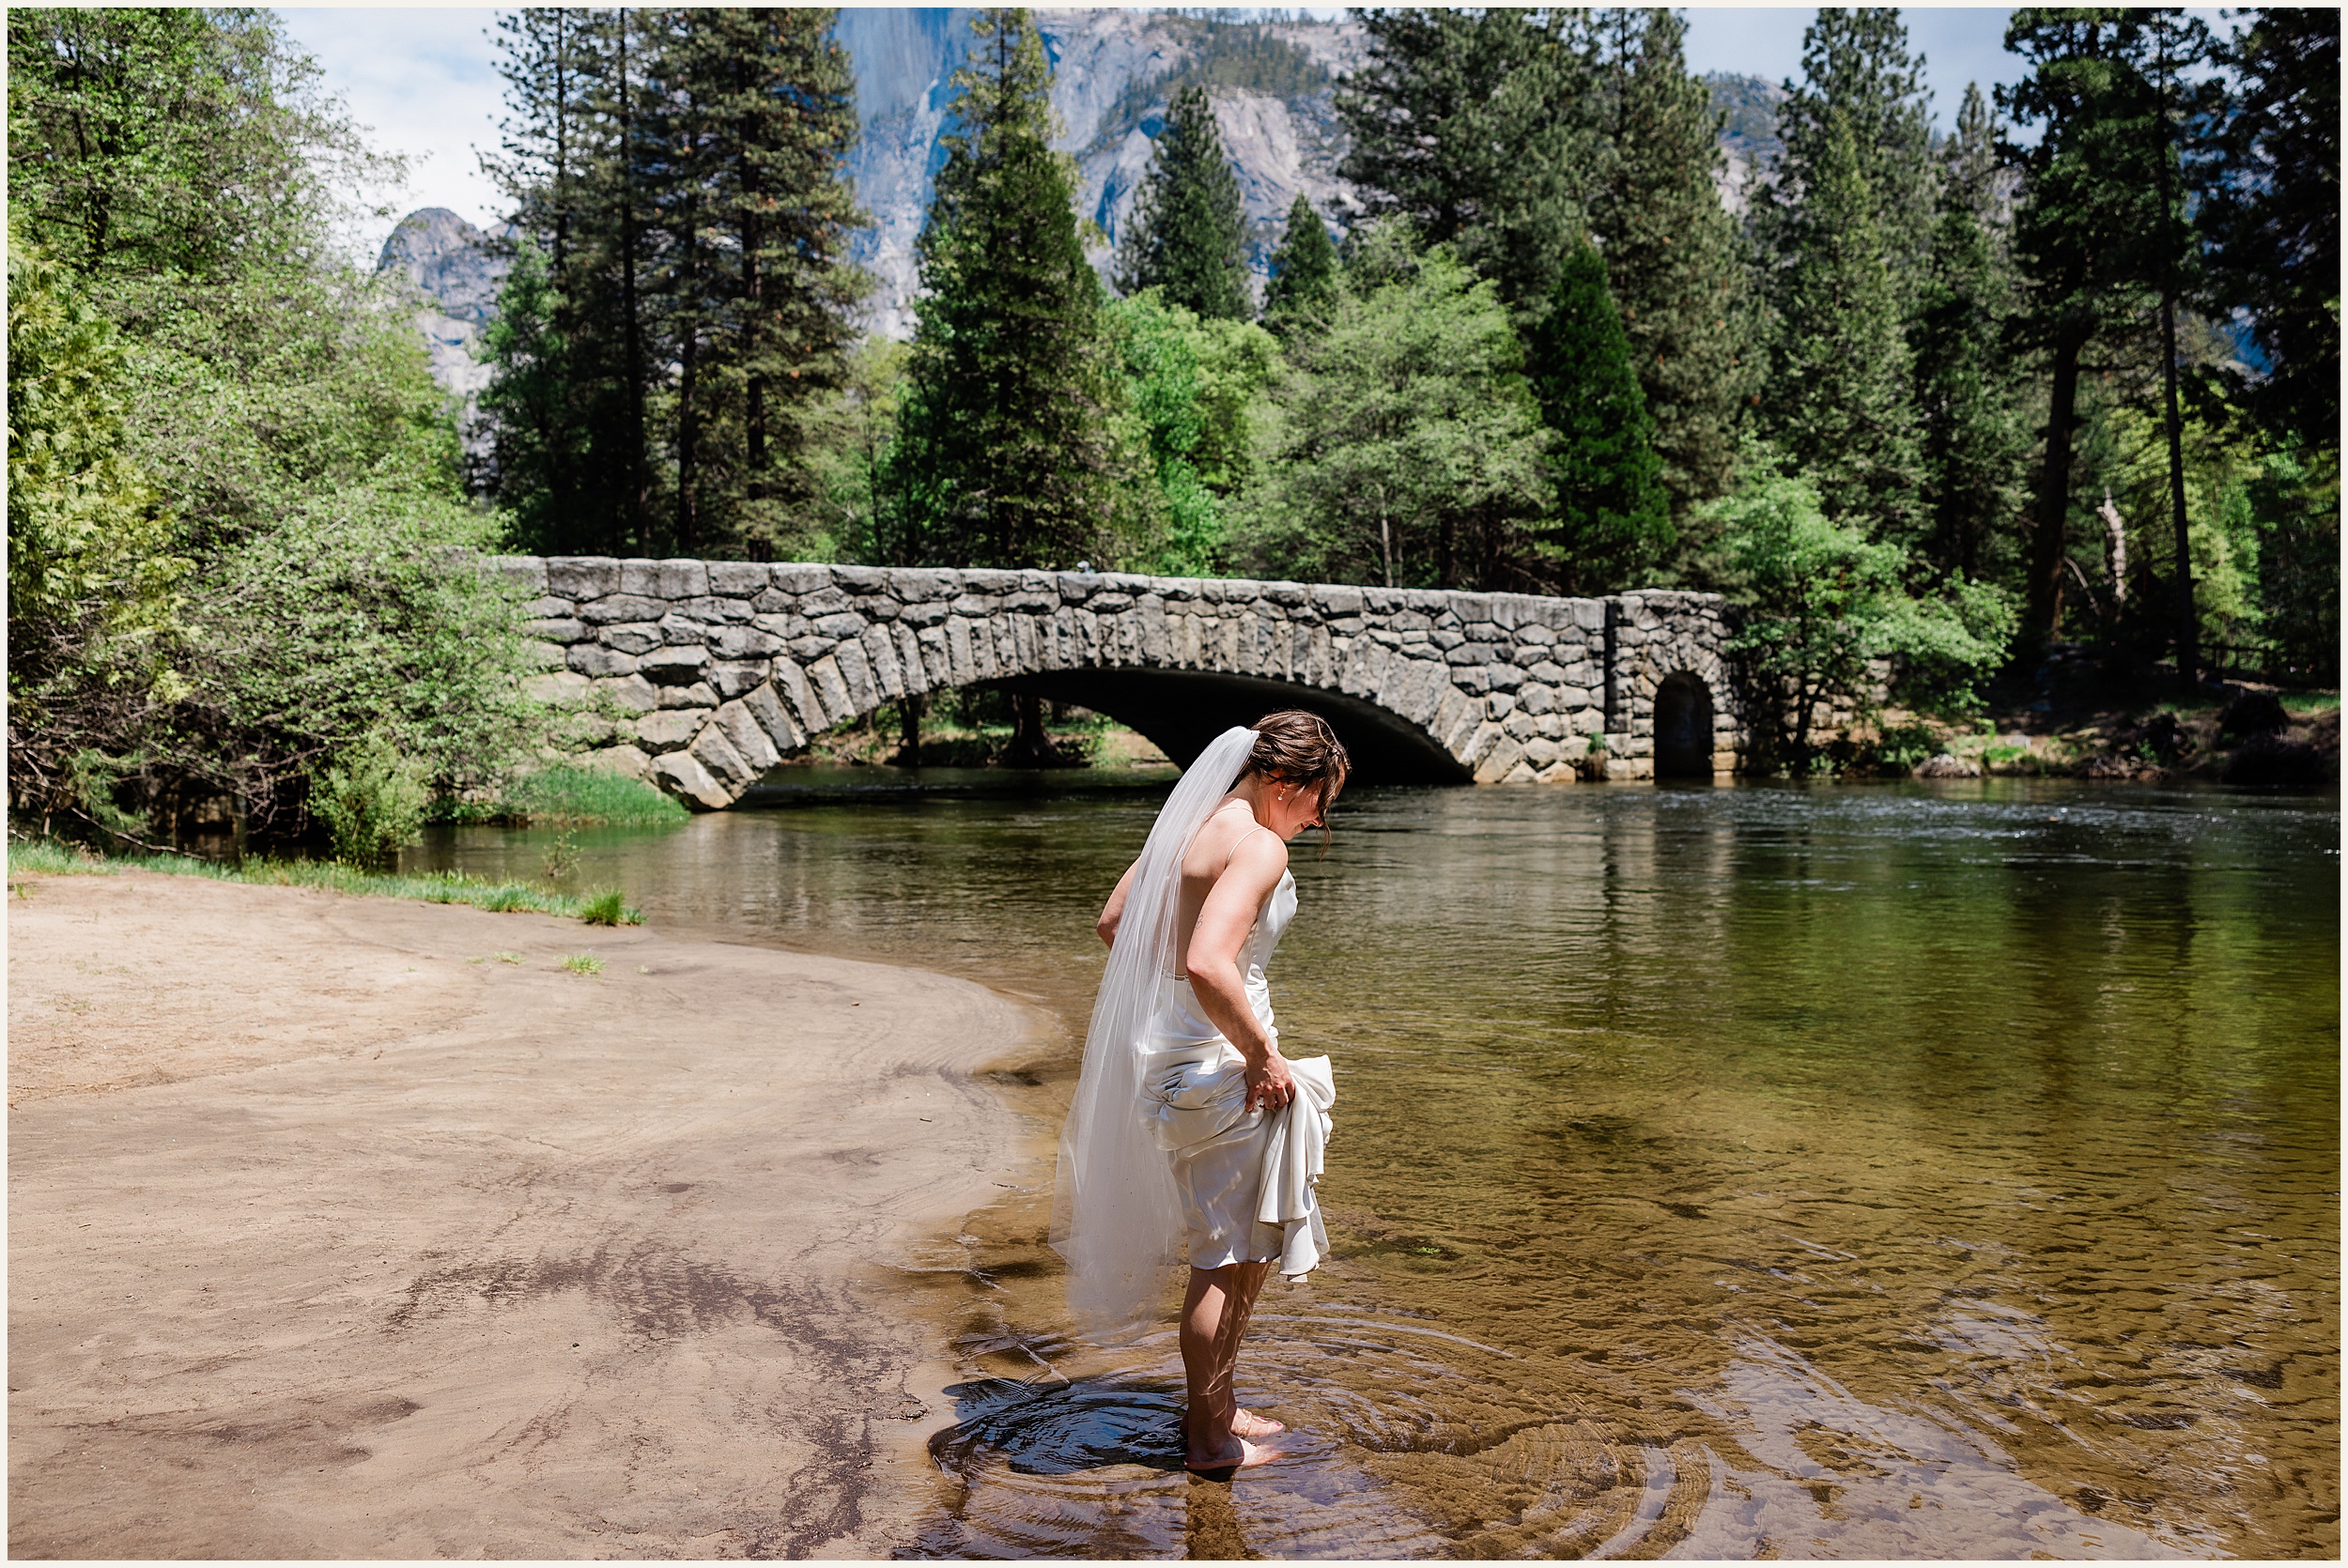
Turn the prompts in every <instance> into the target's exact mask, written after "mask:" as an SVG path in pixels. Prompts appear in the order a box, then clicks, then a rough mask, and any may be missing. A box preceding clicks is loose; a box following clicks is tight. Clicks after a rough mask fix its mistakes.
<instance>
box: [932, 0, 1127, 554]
mask: <svg viewBox="0 0 2348 1568" xmlns="http://www.w3.org/2000/svg"><path fill="white" fill-rule="evenodd" d="M970 25H971V31H972V32H973V34H974V35H975V36H976V42H975V43H974V45H973V46H972V49H971V51H970V54H969V57H968V63H967V64H966V65H965V66H964V67H963V68H962V69H959V70H957V71H956V72H955V73H954V76H953V85H954V88H955V98H954V100H953V105H952V109H951V114H952V117H953V119H954V121H955V123H956V126H957V129H956V130H955V131H953V132H952V133H950V135H948V136H947V138H946V139H945V146H946V149H947V155H946V162H945V165H944V167H942V168H941V169H939V170H938V173H937V180H936V195H935V199H934V200H933V202H932V203H931V207H930V221H929V225H928V227H927V228H925V229H924V230H923V231H922V234H921V238H920V241H919V251H920V260H921V284H922V290H923V294H922V298H921V300H920V301H919V305H918V306H917V310H918V312H919V324H918V326H917V327H916V329H915V332H914V340H913V352H912V357H911V361H910V364H909V377H908V378H909V381H910V389H909V391H908V392H907V394H906V400H905V405H904V416H903V425H902V431H903V434H902V436H901V438H900V439H899V442H898V445H897V448H896V462H897V472H898V474H899V475H900V476H901V483H902V484H903V486H904V493H905V495H906V496H907V500H908V511H909V514H910V517H911V523H912V526H913V527H915V528H916V529H917V530H919V537H918V539H917V540H915V541H913V542H912V543H911V545H910V549H911V550H912V552H913V553H914V554H916V555H917V556H918V558H919V559H921V560H923V561H929V562H932V563H935V564H939V565H952V566H962V565H977V566H1057V567H1064V566H1067V565H1070V564H1073V563H1074V561H1076V560H1077V559H1078V558H1079V557H1082V556H1088V555H1094V554H1100V553H1104V552H1102V551H1101V550H1100V548H1099V546H1100V544H1101V533H1102V529H1103V520H1104V518H1106V517H1108V516H1109V515H1110V510H1111V500H1112V493H1113V491H1114V489H1115V481H1116V478H1117V469H1118V465H1119V463H1120V456H1119V453H1118V452H1117V450H1116V449H1115V447H1114V445H1113V443H1112V440H1111V436H1110V423H1111V422H1110V418H1109V415H1110V407H1109V404H1110V398H1111V396H1112V392H1111V382H1110V380H1109V377H1108V365H1107V361H1106V354H1105V348H1104V343H1103V337H1102V330H1101V319H1100V317H1101V305H1102V293H1101V284H1100V280H1099V279H1098V277H1097V276H1095V274H1094V273H1093V270H1092V269H1091V267H1090V266H1089V264H1088V263H1087V262H1086V260H1085V255H1084V246H1083V244H1082V242H1081V241H1080V240H1079V239H1078V238H1077V233H1076V218H1075V213H1074V208H1073V194H1074V179H1073V177H1072V170H1071V168H1070V165H1069V162H1068V160H1067V159H1066V158H1065V157H1063V156H1062V155H1060V154H1058V153H1056V152H1054V151H1053V150H1052V146H1051V131H1052V123H1051V103H1050V97H1049V95H1050V92H1051V82H1052V77H1051V66H1050V64H1049V63H1048V62H1047V61H1046V59H1045V57H1044V54H1043V41H1042V39H1041V38H1039V37H1038V35H1037V33H1036V30H1035V24H1034V23H1033V22H1032V21H1031V20H1029V18H1028V16H1027V12H1026V11H1024V10H1015V9H1014V10H989V11H983V12H981V13H980V14H979V15H978V16H977V17H975V18H973V19H972V21H971V23H970Z"/></svg>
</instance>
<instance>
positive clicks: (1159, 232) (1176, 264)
mask: <svg viewBox="0 0 2348 1568" xmlns="http://www.w3.org/2000/svg"><path fill="white" fill-rule="evenodd" d="M1246 236H1247V220H1246V215H1245V214H1244V213H1243V212H1242V211H1241V210H1240V204H1239V180H1238V178H1237V177H1235V176H1234V175H1233V174H1232V173H1231V155H1230V153H1229V152H1228V150H1227V149H1226V148H1225V147H1224V146H1223V132H1222V131H1220V130H1218V129H1217V128H1216V126H1215V123H1214V105H1213V103H1212V102H1211V101H1209V100H1208V98H1207V89H1206V88H1204V87H1200V86H1189V87H1184V88H1183V89H1182V91H1180V92H1178V93H1176V94H1175V95H1174V101H1173V103H1172V105H1171V106H1169V107H1168V108H1167V110H1166V128H1165V130H1163V131H1160V132H1159V134H1158V140H1157V145H1156V146H1155V147H1154V148H1153V149H1152V150H1151V155H1150V172H1149V174H1148V175H1147V176H1146V177H1144V178H1143V180H1142V184H1141V192H1140V198H1139V200H1138V201H1136V202H1135V207H1134V216H1133V225H1132V227H1131V228H1130V229H1128V230H1127V232H1126V235H1125V243H1124V244H1122V245H1121V246H1120V247H1119V249H1120V253H1121V254H1120V256H1119V258H1118V259H1119V267H1118V279H1117V285H1118V287H1119V288H1120V289H1122V290H1123V291H1124V292H1126V293H1128V294H1137V293H1139V292H1140V291H1141V290H1143V289H1145V288H1155V289H1159V290H1161V291H1162V292H1163V293H1164V295H1165V297H1166V302H1167V303H1168V304H1173V305H1180V306H1182V308H1183V309H1184V310H1187V311H1189V312H1191V313H1192V314H1193V315H1198V316H1201V317H1203V318H1206V319H1208V320H1217V319H1221V320H1239V319H1243V318H1244V317H1245V316H1246V315H1248V303H1249V301H1248V298H1247V261H1246V257H1245V256H1244V254H1242V246H1243V245H1244V242H1245V240H1246Z"/></svg>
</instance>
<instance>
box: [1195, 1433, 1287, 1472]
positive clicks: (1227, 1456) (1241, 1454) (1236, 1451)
mask: <svg viewBox="0 0 2348 1568" xmlns="http://www.w3.org/2000/svg"><path fill="white" fill-rule="evenodd" d="M1286 1457H1288V1456H1287V1455H1286V1454H1284V1453H1281V1452H1280V1451H1279V1450H1277V1449H1273V1448H1265V1447H1262V1446H1261V1445H1259V1444H1257V1443H1251V1442H1249V1441H1248V1440H1247V1439H1246V1438H1244V1437H1238V1436H1236V1435H1235V1436H1233V1437H1231V1438H1229V1439H1228V1443H1227V1445H1226V1446H1225V1447H1223V1448H1220V1449H1216V1450H1214V1451H1213V1452H1211V1453H1200V1452H1199V1451H1198V1450H1197V1449H1195V1448H1194V1449H1192V1450H1191V1451H1190V1452H1189V1453H1186V1454H1184V1455H1183V1456H1182V1468H1184V1469H1186V1470H1198V1471H1202V1472H1203V1471H1212V1470H1236V1469H1244V1468H1246V1467H1247V1466H1250V1465H1269V1464H1271V1463H1272V1462H1273V1461H1274V1459H1285V1458H1286Z"/></svg>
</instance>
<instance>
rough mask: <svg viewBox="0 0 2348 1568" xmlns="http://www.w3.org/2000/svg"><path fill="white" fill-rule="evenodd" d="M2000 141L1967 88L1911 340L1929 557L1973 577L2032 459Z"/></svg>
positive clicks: (1995, 541)
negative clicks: (2015, 336)
mask: <svg viewBox="0 0 2348 1568" xmlns="http://www.w3.org/2000/svg"><path fill="white" fill-rule="evenodd" d="M1997 137H1998V125H1997V121H1996V119H1995V117H1994V116H1993V115H1991V114H1990V112H1989V106H1988V104H1987V103H1986V102H1985V101H1984V100H1983V99H1982V96H1981V88H1980V87H1979V86H1978V85H1968V86H1967V87H1966V89H1965V103H1964V107H1963V108H1962V109H1960V110H1959V111H1958V113H1957V116H1956V132H1955V134H1954V135H1953V136H1951V137H1950V138H1949V140H1948V142H1947V144H1946V145H1945V146H1943V148H1942V149H1941V170H1940V181H1939V184H1940V196H1939V208H1940V215H1939V226H1938V228H1937V229H1936V230H1935V231H1934V235H1933V246H1932V257H1931V265H1930V267H1929V269H1927V272H1926V275H1925V280H1924V286H1923V294H1922V296H1921V298H1920V300H1919V301H1918V310H1917V315H1916V323H1915V327H1914V330H1913V333H1912V335H1913V339H1914V343H1915V349H1916V373H1917V407H1918V412H1919V416H1920V418H1921V420H1922V423H1923V459H1924V475H1925V481H1924V484H1925V496H1924V500H1925V505H1926V507H1927V509H1928V511H1929V513H1930V517H1931V528H1930V533H1929V542H1928V545H1927V549H1928V551H1929V554H1930V557H1931V559H1932V560H1933V561H1934V562H1935V563H1936V564H1938V565H1939V566H1940V567H1941V568H1942V569H1943V570H1946V571H1954V572H1957V573H1960V574H1962V575H1963V576H1968V577H1978V576H1983V575H1984V573H1985V571H1988V570H1989V569H1990V568H1991V567H1992V565H1993V564H1995V563H1996V562H1997V561H1998V559H1999V558H2000V557H2001V556H2002V555H2003V554H2004V547H2005V546H2006V544H2007V542H2006V540H2005V539H2004V538H2003V537H2002V534H2003V533H2004V531H2005V530H2006V529H2007V527H2008V525H2009V524H2010V521H2011V520H2012V519H2013V518H2015V517H2016V516H2018V515H2020V512H2021V508H2022V501H2023V479H2024V469H2025V468H2026V466H2027V464H2028V461H2029V445H2030V432H2029V428H2028V426H2027V424H2026V423H2025V421H2024V417H2023V413H2022V409H2023V406H2024V392H2023V383H2022V376H2021V370H2020V366H2019V364H2018V363H2017V362H2016V359H2015V356H2014V353H2013V350H2012V347H2011V346H2010V344H2009V341H2008V340H2009V337H2010V331H2009V328H2010V324H2011V322H2012V319H2013V315H2014V312H2015V308H2016V289H2015V278H2014V270H2013V261H2012V259H2011V256H2010V254H2009V253H2008V237H2007V233H2006V229H2007V223H2006V222H2005V219H2004V216H2003V212H2002V210H2001V209H2002V208H2003V205H2004V204H2003V202H2002V201H2001V199H2000V192H1999V189H1998V175H1999V160H1998V148H1997Z"/></svg>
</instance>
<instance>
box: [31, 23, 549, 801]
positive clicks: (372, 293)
mask: <svg viewBox="0 0 2348 1568" xmlns="http://www.w3.org/2000/svg"><path fill="white" fill-rule="evenodd" d="M8 67H9V69H8V171H9V187H10V197H11V201H10V212H9V218H10V225H9V234H8V252H9V254H8V273H9V301H8V339H9V380H8V451H9V474H8V484H9V495H8V500H9V506H8V545H9V550H8V556H9V562H8V584H9V608H10V615H9V625H8V696H9V703H8V789H9V807H10V809H11V811H12V812H13V813H16V814H18V815H19V816H21V817H29V818H31V819H34V820H36V821H38V822H42V823H45V824H47V825H48V826H49V827H51V828H53V829H54V830H58V831H81V832H85V833H89V834H93V835H97V836H100V837H101V838H107V839H109V840H113V841H117V842H122V841H128V842H144V841H145V840H146V839H147V838H149V837H150V836H164V837H168V836H170V835H172V834H173V833H174V832H175V831H176V830H177V828H178V825H179V822H180V820H181V818H182V817H183V815H188V814H193V813H196V812H199V811H202V812H211V813H217V814H218V815H219V816H221V817H222V818H223V819H224V826H228V827H232V828H233V830H234V832H235V833H236V834H237V836H238V837H239V840H240V841H241V840H242V838H244V837H245V836H246V835H247V834H248V833H250V834H286V833H296V832H299V831H301V829H302V827H303V826H304V824H305V823H306V822H307V820H308V815H309V807H310V803H311V800H312V796H313V793H314V787H315V786H317V785H318V784H319V782H320V781H321V780H323V779H324V778H325V777H327V776H330V775H332V774H333V773H335V772H336V770H338V769H340V770H342V771H343V772H344V774H345V776H349V767H350V765H351V763H352V761H353V760H354V759H356V758H358V757H359V756H360V755H361V754H362V753H367V754H370V755H372V754H374V753H377V752H380V751H383V750H386V749H388V750H390V751H392V752H394V753H396V754H397V755H398V756H399V757H400V758H401V759H402V765H403V767H405V768H407V769H409V770H410V771H412V773H413V774H414V775H415V776H418V777H420V778H422V779H424V780H425V781H426V782H427V783H428V784H429V785H430V786H431V787H433V788H436V789H438V790H440V791H442V792H456V791H461V790H465V789H469V788H484V787H490V786H492V785H493V784H494V783H495V781H496V780H497V779H498V778H500V777H502V776H505V775H506V774H508V773H510V772H511V771H512V770H513V769H514V768H515V767H516V766H517V765H520V764H521V763H523V762H525V761H527V760H528V759H529V757H530V756H531V755H532V754H533V749H534V747H536V746H538V745H539V744H541V743H542V742H543V741H544V739H545V738H546V737H547V736H548V724H547V722H546V719H545V717H544V715H543V712H542V710H540V709H539V708H538V706H537V704H535V703H533V701H531V700H530V699H528V698H527V697H526V696H525V695H524V693H523V691H522V689H521V682H522V679H523V677H525V676H526V675H527V674H528V673H529V672H530V668H531V667H530V664H529V662H528V659H527V656H526V653H525V646H524V644H523V642H522V640H521V638H519V636H518V628H517V620H516V608H517V607H516V606H515V605H514V604H513V603H512V602H511V599H510V596H509V595H508V594H507V593H506V592H505V591H504V590H503V589H502V587H501V586H500V585H498V584H497V583H495V582H494V581H492V580H490V579H488V578H487V577H486V576H483V575H481V574H479V573H476V572H473V571H471V570H467V569H465V568H464V566H463V562H464V561H465V560H466V559H467V557H468V556H469V554H470V553H471V552H472V551H476V550H479V549H482V548H488V547H494V546H496V545H497V544H498V543H499V541H500V539H501V537H502V529H501V528H500V527H499V525H498V523H497V521H496V519H494V518H493V517H491V516H489V515H486V514H484V513H482V512H481V511H480V510H478V509H477V508H476V507H475V506H473V505H472V504H471V503H470V502H469V500H467V498H466V496H465V493H464V490H463V486H462V484H461V478H460V469H459V460H458V459H459V453H458V447H457V438H456V424H455V421H454V418H453V412H452V409H451V407H450V406H449V400H448V398H447V397H446V395H445V394H444V393H443V392H441V391H440V388H439V387H438V386H437V385H436V384H435V383H434V382H433V380H432V379H431V377H430V375H429V373H428V371H427V369H426V366H425V356H424V352H423V347H422V345H421V344H420V343H419V341H418V339H417V335H416V332H415V330H414V327H413V325H412V322H411V321H410V319H409V314H408V312H407V311H406V310H405V309H404V308H402V305H401V302H400V301H399V300H396V299H395V298H394V297H393V296H392V295H391V294H390V293H389V291H388V290H386V289H384V288H382V287H380V286H379V285H378V284H377V283H376V282H375V280H374V279H372V278H371V277H369V276H368V275H366V274H364V273H362V272H360V271H358V270H357V269H353V268H352V267H351V266H349V265H348V263H347V262H344V261H342V260H340V259H338V257H337V254H336V253H335V251H334V249H333V246H332V224H333V222H334V220H335V217H336V216H337V208H336V205H335V204H336V199H337V198H336V197H335V195H334V193H333V192H334V189H335V188H336V186H337V184H338V183H339V182H340V181H342V180H344V179H346V178H348V177H350V176H352V175H354V174H357V173H362V172H366V171H367V170H368V169H369V168H370V167H373V168H375V169H376V170H378V172H379V165H370V162H369V159H368V155H367V154H366V152H365V149H364V148H363V146H362V145H361V143H360V141H359V139H358V137H357V135H356V133H355V132H353V131H351V129H350V127H349V126H348V123H347V122H346V121H345V120H344V119H343V118H342V117H341V115H340V112H339V110H338V109H337V107H336V106H335V105H334V104H333V103H332V101H330V100H326V99H324V98H323V97H322V96H321V95H320V93H319V91H318V84H317V70H316V68H315V67H314V66H312V65H311V64H310V63H309V62H308V61H307V60H306V59H304V58H303V57H302V56H301V55H300V54H298V53H297V52H295V51H294V50H292V49H291V48H290V47H289V46H288V45H287V44H286V39H285V38H284V36H283V34H282V33H281V32H279V30H278V28H277V24H276V23H275V22H274V20H273V19H272V18H270V16H269V15H268V13H266V12H253V11H198V10H136V9H116V10H44V9H33V8H18V9H15V10H12V11H10V12H9V13H8Z"/></svg>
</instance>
